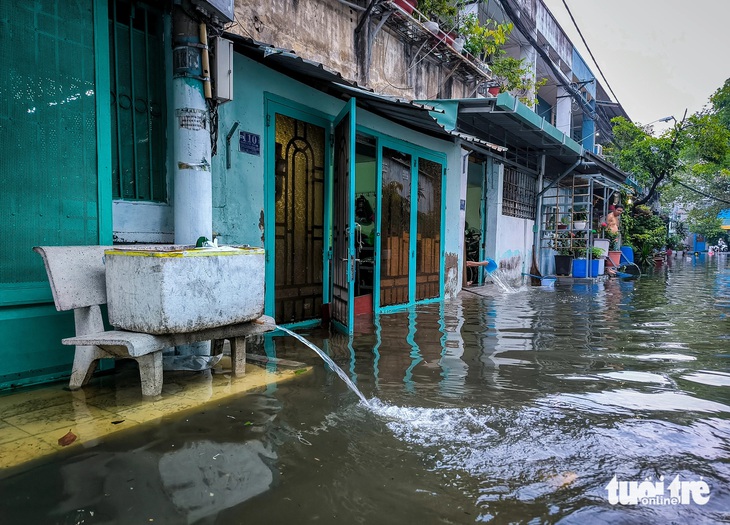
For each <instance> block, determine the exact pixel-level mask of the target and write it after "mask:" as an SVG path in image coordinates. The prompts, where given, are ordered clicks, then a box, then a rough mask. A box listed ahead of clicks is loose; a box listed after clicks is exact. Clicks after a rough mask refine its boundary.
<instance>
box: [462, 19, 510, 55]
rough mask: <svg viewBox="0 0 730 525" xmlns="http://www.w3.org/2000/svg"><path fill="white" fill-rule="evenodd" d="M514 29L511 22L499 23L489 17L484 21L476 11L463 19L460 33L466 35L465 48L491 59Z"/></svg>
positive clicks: (473, 53)
mask: <svg viewBox="0 0 730 525" xmlns="http://www.w3.org/2000/svg"><path fill="white" fill-rule="evenodd" d="M512 29H514V25H513V24H512V23H511V22H503V23H498V22H496V21H494V20H491V19H488V20H486V21H485V22H484V23H481V22H479V18H478V17H477V15H476V14H474V13H469V14H468V15H466V16H465V17H464V18H463V19H462V20H461V25H460V26H459V34H460V35H461V36H463V37H464V49H465V50H466V51H468V52H469V53H471V54H472V55H474V56H475V57H478V58H480V59H481V60H485V61H487V62H488V61H489V59H490V58H491V57H493V56H495V55H496V54H497V53H498V51H500V49H501V47H502V46H503V45H504V44H505V42H507V37H508V36H509V35H510V33H511V32H512Z"/></svg>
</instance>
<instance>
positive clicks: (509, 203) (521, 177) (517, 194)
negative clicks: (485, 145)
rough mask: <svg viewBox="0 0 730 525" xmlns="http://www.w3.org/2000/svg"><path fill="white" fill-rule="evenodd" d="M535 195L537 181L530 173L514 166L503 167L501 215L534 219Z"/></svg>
mask: <svg viewBox="0 0 730 525" xmlns="http://www.w3.org/2000/svg"><path fill="white" fill-rule="evenodd" d="M536 195H537V181H536V180H535V178H534V177H533V176H532V175H529V174H527V173H523V172H521V171H517V170H516V169H514V168H507V167H505V168H504V189H503V193H502V215H508V216H510V217H518V218H520V219H534V218H535V199H536Z"/></svg>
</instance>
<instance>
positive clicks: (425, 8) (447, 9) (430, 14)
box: [418, 0, 459, 31]
mask: <svg viewBox="0 0 730 525" xmlns="http://www.w3.org/2000/svg"><path fill="white" fill-rule="evenodd" d="M418 10H419V11H420V12H421V13H423V15H424V16H426V17H427V18H428V19H429V20H432V21H434V22H438V23H440V25H441V27H442V28H444V29H445V30H446V31H449V30H451V29H453V28H454V27H456V21H457V19H458V16H459V9H458V8H457V7H456V2H455V1H453V0H418Z"/></svg>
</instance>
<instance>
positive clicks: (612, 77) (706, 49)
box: [543, 0, 730, 131]
mask: <svg viewBox="0 0 730 525" xmlns="http://www.w3.org/2000/svg"><path fill="white" fill-rule="evenodd" d="M543 2H544V3H545V5H546V6H547V7H548V9H549V10H550V11H551V12H552V14H553V16H554V17H555V19H556V20H557V21H558V23H559V24H560V25H561V26H562V28H563V31H564V32H565V33H566V34H567V35H568V38H570V40H571V41H572V42H573V45H574V46H575V47H576V49H577V50H578V52H579V53H580V55H581V56H582V57H583V59H584V60H585V61H586V63H587V64H589V67H590V68H591V70H592V71H593V72H594V73H595V74H596V75H597V76H598V78H599V81H600V82H601V84H602V85H603V86H604V88H605V87H606V82H605V81H604V80H603V79H602V77H601V74H600V72H599V71H598V69H597V68H596V67H595V66H594V62H593V61H592V59H591V57H590V55H589V53H588V52H587V51H586V49H585V46H584V45H583V42H582V41H581V38H580V36H579V35H578V33H577V32H576V30H575V26H574V25H573V22H572V21H571V20H570V16H569V15H568V12H567V11H566V9H565V6H564V5H563V0H543ZM565 2H566V3H567V4H568V7H569V8H570V10H571V12H572V13H573V17H574V18H575V21H576V23H577V24H578V27H580V30H581V32H582V33H583V37H584V38H585V40H586V42H587V43H588V46H590V48H591V51H592V52H593V56H594V57H595V58H596V61H597V62H598V65H599V66H600V68H601V70H602V71H603V73H604V75H605V77H606V79H607V80H608V84H609V85H610V86H611V88H612V89H613V92H614V93H615V94H616V97H617V98H618V101H619V102H620V103H621V105H622V106H623V108H624V110H625V111H626V113H627V114H628V115H629V117H630V118H631V120H633V121H634V122H637V123H641V124H648V123H650V122H652V121H655V120H657V119H660V118H662V117H667V116H670V115H671V116H674V117H675V118H676V119H677V120H680V119H681V118H682V115H683V114H684V112H685V109H686V110H687V115H688V116H689V115H691V114H692V113H695V112H697V111H699V110H701V109H702V108H703V106H705V105H706V104H707V103H708V99H709V97H710V95H712V94H713V93H714V92H715V91H716V90H717V89H718V88H720V87H721V86H722V85H723V83H724V82H725V80H726V79H727V78H730V27H729V26H728V25H729V24H730V0H693V1H686V0H565ZM606 91H607V92H608V93H609V95H610V91H609V90H608V89H606ZM611 98H612V99H614V98H613V96H612V97H611ZM614 100H615V99H614ZM669 124H673V122H669ZM662 126H666V125H663V124H661V123H656V124H655V125H654V127H655V130H659V131H660V130H661V127H662Z"/></svg>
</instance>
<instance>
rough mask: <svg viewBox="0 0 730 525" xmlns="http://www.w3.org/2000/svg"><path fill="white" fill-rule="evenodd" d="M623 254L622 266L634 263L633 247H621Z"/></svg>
mask: <svg viewBox="0 0 730 525" xmlns="http://www.w3.org/2000/svg"><path fill="white" fill-rule="evenodd" d="M621 254H622V255H623V257H622V258H621V263H622V264H623V263H626V262H629V263H632V262H634V249H633V248H632V247H631V246H621Z"/></svg>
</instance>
